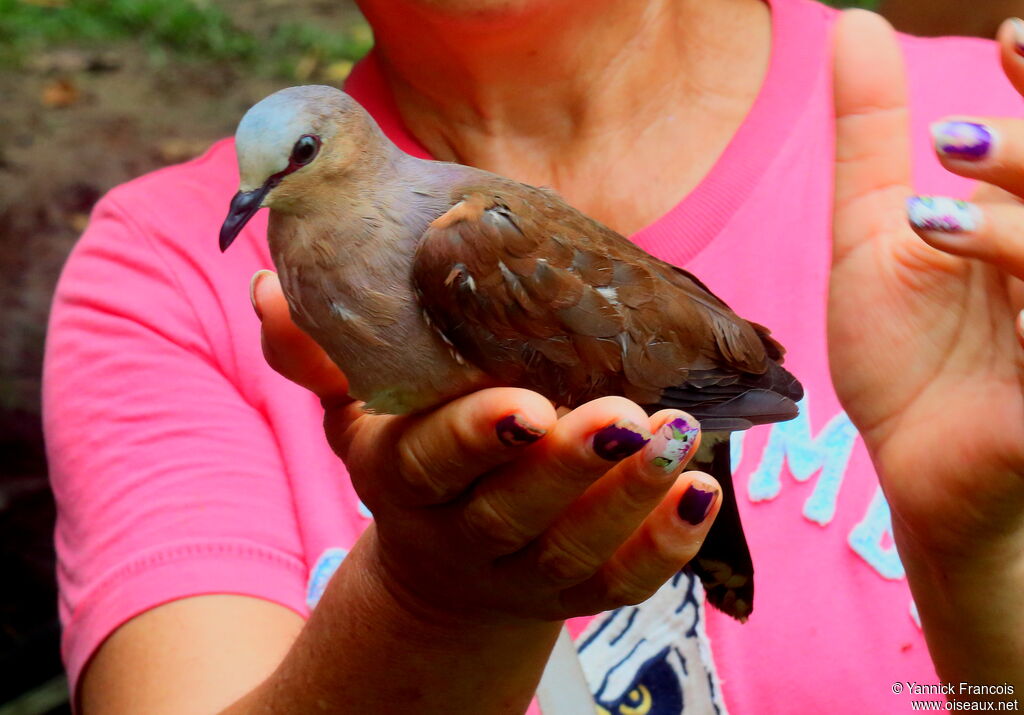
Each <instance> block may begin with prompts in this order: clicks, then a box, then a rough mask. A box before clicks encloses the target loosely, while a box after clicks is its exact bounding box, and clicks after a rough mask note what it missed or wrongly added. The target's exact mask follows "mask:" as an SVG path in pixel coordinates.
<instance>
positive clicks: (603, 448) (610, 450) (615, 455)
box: [594, 420, 651, 462]
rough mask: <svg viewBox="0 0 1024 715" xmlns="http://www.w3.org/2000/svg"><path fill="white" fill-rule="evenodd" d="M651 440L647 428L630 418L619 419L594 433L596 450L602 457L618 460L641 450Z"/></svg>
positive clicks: (610, 460)
mask: <svg viewBox="0 0 1024 715" xmlns="http://www.w3.org/2000/svg"><path fill="white" fill-rule="evenodd" d="M650 441H651V435H650V434H649V433H648V432H647V430H645V429H643V428H642V427H639V426H637V425H636V424H634V423H633V422H631V421H630V420H619V421H618V422H613V423H612V424H610V425H608V426H607V427H603V428H601V429H599V430H598V431H597V432H595V433H594V452H595V453H596V454H597V456H598V457H600V458H601V459H607V460H608V461H609V462H618V461H619V460H620V459H625V458H626V457H628V456H629V455H631V454H635V453H637V452H639V451H640V450H641V449H642V448H643V446H644V445H645V444H647V443H648V442H650Z"/></svg>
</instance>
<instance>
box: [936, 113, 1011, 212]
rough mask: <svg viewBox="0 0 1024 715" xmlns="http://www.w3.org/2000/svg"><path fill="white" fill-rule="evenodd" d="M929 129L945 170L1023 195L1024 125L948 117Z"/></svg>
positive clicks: (977, 118)
mask: <svg viewBox="0 0 1024 715" xmlns="http://www.w3.org/2000/svg"><path fill="white" fill-rule="evenodd" d="M931 129H932V141H933V143H934V145H935V153H936V154H937V155H938V157H939V161H941V162H942V164H943V166H945V167H946V168H947V169H948V170H950V171H952V172H953V173H954V174H959V175H961V176H966V177H968V178H971V179H978V180H980V181H984V182H986V183H989V184H993V185H995V186H998V187H999V188H1001V189H1004V190H1006V191H1008V192H1010V193H1011V194H1014V195H1015V196H1018V197H1020V196H1024V122H1021V121H1020V120H1019V119H996V118H979V117H948V118H945V119H943V120H941V121H939V122H936V123H935V124H933V125H932V128H931Z"/></svg>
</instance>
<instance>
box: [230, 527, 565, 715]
mask: <svg viewBox="0 0 1024 715" xmlns="http://www.w3.org/2000/svg"><path fill="white" fill-rule="evenodd" d="M374 540H375V534H374V533H373V527H371V528H370V529H368V530H367V533H364V535H363V537H362V538H360V540H359V542H357V544H356V546H355V547H354V548H353V550H352V551H351V552H350V553H349V555H348V556H347V557H346V559H345V561H344V562H343V564H342V566H341V567H339V569H338V572H337V573H336V574H335V576H334V578H333V579H332V580H331V583H330V584H329V585H328V587H327V589H326V591H325V592H324V595H323V597H322V599H321V601H320V603H319V605H318V606H317V608H316V609H315V611H314V612H313V614H312V615H311V617H310V619H309V621H308V623H307V624H306V626H305V628H304V629H303V631H302V633H300V635H299V637H298V639H297V640H296V642H295V644H294V646H293V647H292V649H291V651H290V652H289V654H288V655H287V656H286V658H285V660H284V662H283V663H282V664H281V667H279V668H278V670H277V671H276V672H275V673H274V674H273V675H272V676H271V677H270V678H269V679H268V680H267V681H266V682H265V683H264V684H263V686H261V688H260V689H259V694H258V695H255V694H254V696H253V699H252V700H251V701H250V702H252V703H254V704H256V703H258V705H259V706H260V707H261V708H265V709H266V710H268V711H270V712H277V711H281V712H292V711H299V710H302V709H303V707H304V706H305V705H307V704H309V705H310V706H312V705H316V707H320V708H325V709H326V711H331V712H335V711H336V712H349V711H351V712H360V711H364V712H374V713H382V714H385V713H392V712H394V713H405V712H412V711H415V712H418V713H434V712H437V713H448V712H478V713H521V712H524V711H525V710H526V707H527V705H528V704H529V702H530V699H531V698H532V696H533V692H534V691H535V689H536V686H537V683H538V681H539V679H540V675H541V673H542V672H543V669H544V665H545V664H546V662H547V657H548V654H549V653H550V651H551V648H552V646H553V645H554V642H555V639H556V638H557V635H558V629H559V627H560V625H561V624H560V623H558V622H546V621H539V620H538V621H525V620H523V621H517V622H514V621H510V620H508V619H501V620H500V622H499V621H497V620H496V621H495V622H489V621H488V620H486V619H483V618H480V617H474V618H471V619H470V618H464V617H461V616H460V614H457V613H446V612H444V611H442V610H440V609H436V608H428V607H426V606H425V605H424V604H422V603H417V602H416V601H410V600H407V599H405V598H404V597H403V594H402V593H401V592H399V591H396V589H395V588H394V587H393V584H390V583H388V582H387V575H386V574H385V573H383V572H382V570H381V569H380V568H379V560H378V559H377V558H376V555H375V554H374V553H373V552H374V549H375V547H376V544H375V543H374ZM240 712H243V711H240Z"/></svg>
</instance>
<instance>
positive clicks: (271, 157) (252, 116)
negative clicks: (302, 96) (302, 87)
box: [235, 91, 314, 191]
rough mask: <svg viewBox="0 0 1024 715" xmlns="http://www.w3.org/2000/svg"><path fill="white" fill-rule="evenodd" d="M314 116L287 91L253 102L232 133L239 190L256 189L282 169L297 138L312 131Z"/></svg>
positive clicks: (285, 166)
mask: <svg viewBox="0 0 1024 715" xmlns="http://www.w3.org/2000/svg"><path fill="white" fill-rule="evenodd" d="M313 119H314V117H313V115H311V114H310V113H309V111H307V109H306V107H305V103H304V102H301V101H297V98H296V97H294V96H292V95H291V94H290V93H288V92H287V91H282V92H277V93H275V94H272V95H270V96H269V97H267V98H266V99H263V100H261V101H259V102H257V103H256V104H255V105H253V106H252V108H251V109H250V110H249V111H248V112H246V113H245V116H244V117H242V121H241V122H239V124H238V130H237V131H236V132H235V151H236V152H237V154H238V168H239V171H240V173H241V189H242V190H243V191H251V190H252V189H255V188H259V187H260V186H262V185H263V182H264V181H266V180H267V177H269V176H272V175H274V174H276V173H278V172H279V171H284V169H286V168H287V167H288V157H289V156H290V155H291V152H292V147H293V146H294V145H295V142H296V140H298V138H299V137H301V136H302V135H303V134H310V133H314V130H313V126H312V124H313Z"/></svg>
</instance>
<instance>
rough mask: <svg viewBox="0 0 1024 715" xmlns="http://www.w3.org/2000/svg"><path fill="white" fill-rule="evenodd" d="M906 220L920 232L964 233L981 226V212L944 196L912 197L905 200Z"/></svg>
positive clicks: (965, 203)
mask: <svg viewBox="0 0 1024 715" xmlns="http://www.w3.org/2000/svg"><path fill="white" fill-rule="evenodd" d="M907 219H908V220H909V221H910V224H911V225H912V226H914V227H915V228H919V229H921V230H922V231H939V232H941V233H965V232H969V231H974V230H976V229H977V228H978V226H979V225H980V224H981V211H979V210H978V207H977V206H975V205H974V204H972V203H968V202H967V201H961V200H959V199H950V198H946V197H945V196H912V197H910V198H909V199H907Z"/></svg>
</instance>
